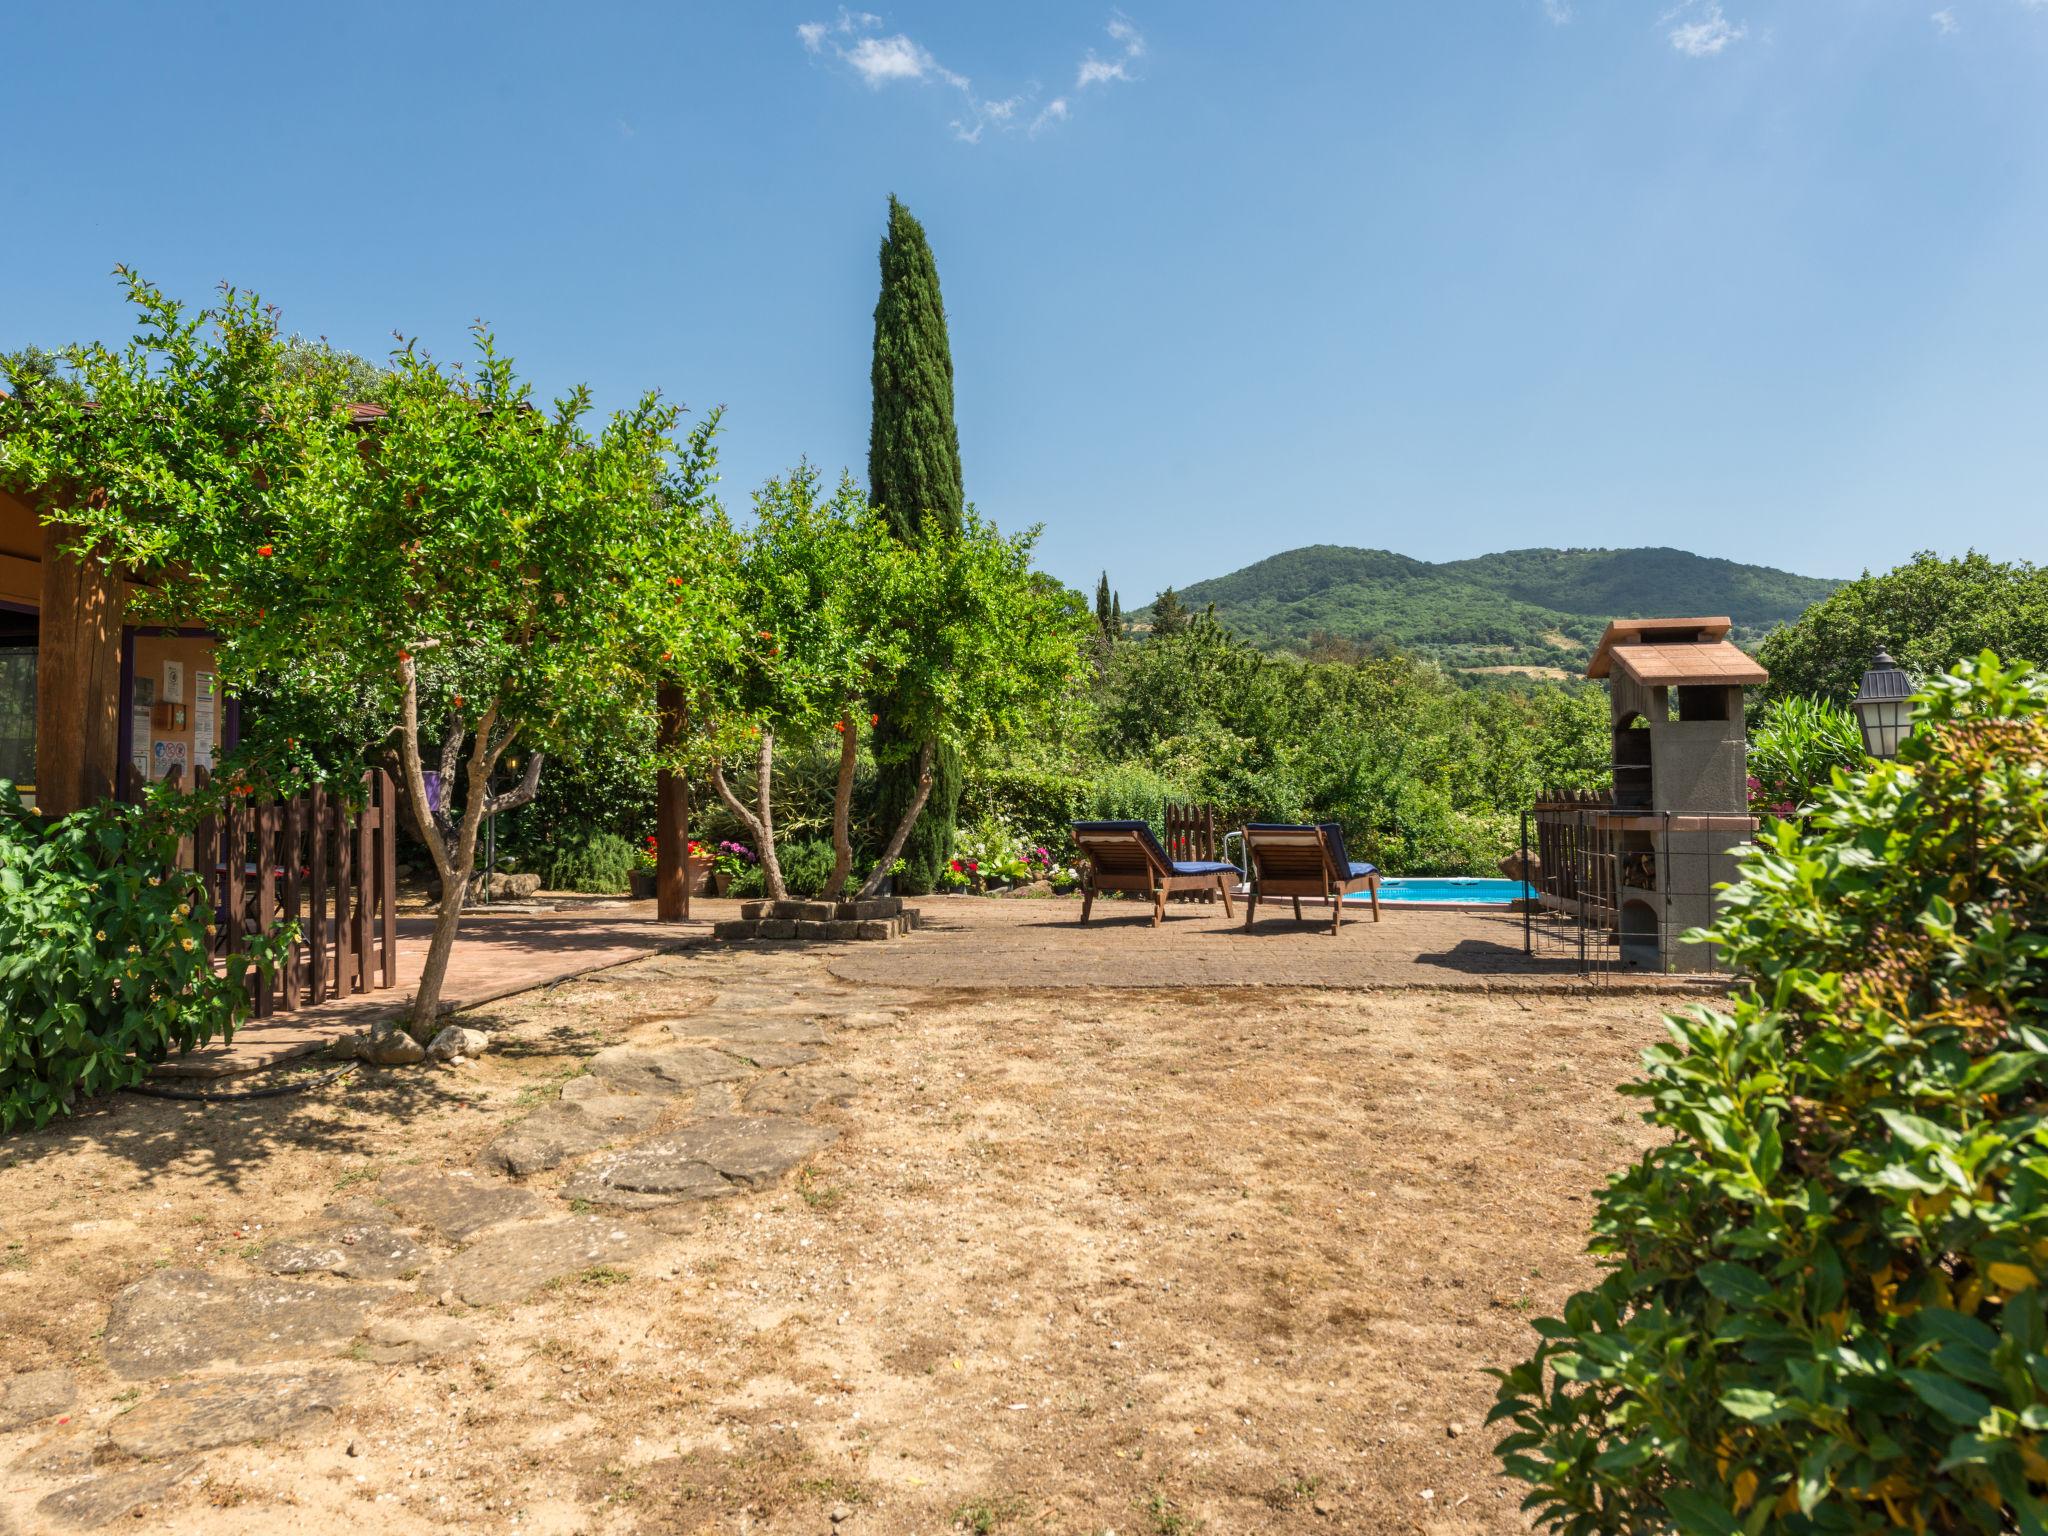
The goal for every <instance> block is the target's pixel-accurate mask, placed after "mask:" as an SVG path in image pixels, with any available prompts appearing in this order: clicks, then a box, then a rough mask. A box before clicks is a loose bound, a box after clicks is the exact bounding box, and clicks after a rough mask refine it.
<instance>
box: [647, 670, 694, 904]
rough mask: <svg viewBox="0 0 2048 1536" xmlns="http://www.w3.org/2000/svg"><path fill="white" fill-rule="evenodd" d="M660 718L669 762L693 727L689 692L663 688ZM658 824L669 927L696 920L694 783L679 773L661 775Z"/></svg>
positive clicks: (657, 866) (658, 884)
mask: <svg viewBox="0 0 2048 1536" xmlns="http://www.w3.org/2000/svg"><path fill="white" fill-rule="evenodd" d="M655 708H656V711H657V714H658V717H659V724H658V726H657V728H656V735H655V740H656V743H657V745H658V746H659V747H660V749H661V751H662V753H663V755H664V757H665V758H668V759H671V760H672V758H673V755H674V753H675V752H676V750H677V749H678V748H680V747H681V746H682V744H683V738H684V737H685V735H687V734H688V731H689V727H690V711H689V706H688V704H687V703H686V702H685V701H684V699H683V690H682V689H681V688H679V687H677V686H676V685H675V684H673V683H665V684H663V685H662V688H661V691H660V693H659V694H657V695H656V698H655ZM654 783H655V795H656V810H655V822H654V908H655V917H656V918H657V919H658V920H659V921H661V922H664V923H683V922H688V921H689V919H690V875H691V870H690V781H689V780H688V779H687V778H686V777H685V776H684V775H682V774H680V773H677V772H676V771H675V770H674V769H673V768H668V767H664V768H662V769H661V770H660V772H659V773H658V774H656V776H655V781H654Z"/></svg>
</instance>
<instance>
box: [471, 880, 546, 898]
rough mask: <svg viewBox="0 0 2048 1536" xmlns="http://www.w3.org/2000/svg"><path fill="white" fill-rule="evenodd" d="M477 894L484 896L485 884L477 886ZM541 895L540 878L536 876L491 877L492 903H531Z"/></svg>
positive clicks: (479, 883)
mask: <svg viewBox="0 0 2048 1536" xmlns="http://www.w3.org/2000/svg"><path fill="white" fill-rule="evenodd" d="M476 894H477V895H478V896H481V895H482V894H483V883H482V882H481V881H479V882H477V884H476ZM539 894H540V876H539V875H535V874H520V875H493V876H491V900H492V901H531V900H532V899H533V898H534V897H536V896H538V895H539Z"/></svg>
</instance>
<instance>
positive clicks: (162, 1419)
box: [107, 1370, 356, 1459]
mask: <svg viewBox="0 0 2048 1536" xmlns="http://www.w3.org/2000/svg"><path fill="white" fill-rule="evenodd" d="M355 1386H356V1378H355V1377H354V1376H353V1375H351V1374H350V1373H348V1372H344V1371H334V1370H326V1371H303V1372H294V1373H291V1374H285V1375H280V1374H278V1373H277V1372H274V1371H267V1372H261V1373H258V1372H251V1373H249V1374H247V1375H242V1376H214V1377H205V1378H201V1379H199V1380H196V1381H180V1382H175V1383H173V1384H172V1385H170V1386H168V1387H166V1388H164V1390H163V1391H161V1392H159V1393H158V1394H157V1395H156V1396H155V1397H153V1398H150V1399H149V1400H148V1401H147V1402H145V1403H142V1404H140V1405H139V1406H137V1407H136V1408H134V1409H133V1410H132V1411H130V1412H128V1413H124V1414H122V1415H121V1416H120V1417H119V1418H117V1419H115V1420H114V1422H113V1423H112V1424H111V1425H110V1426H109V1427H108V1430H107V1442H108V1444H110V1445H112V1446H113V1447H114V1449H115V1450H117V1451H120V1452H121V1453H122V1454H123V1455H127V1456H141V1457H146V1458H150V1459H158V1458H162V1457H165V1456H178V1455H183V1454H184V1453H186V1452H188V1451H204V1450H210V1449H211V1448H212V1447H214V1446H216V1445H238V1444H240V1443H241V1442H243V1441H245V1440H278V1439H282V1438H283V1437H284V1436H286V1435H288V1434H291V1433H293V1432H294V1431H296V1430H301V1429H304V1428H306V1427H307V1426H308V1425H310V1424H313V1423H315V1422H317V1421H319V1420H322V1419H329V1418H332V1417H333V1416H334V1410H335V1409H336V1408H338V1407H340V1406H341V1404H342V1403H343V1402H344V1401H345V1400H346V1399H347V1398H348V1397H349V1395H350V1394H351V1393H352V1392H353V1391H354V1389H355Z"/></svg>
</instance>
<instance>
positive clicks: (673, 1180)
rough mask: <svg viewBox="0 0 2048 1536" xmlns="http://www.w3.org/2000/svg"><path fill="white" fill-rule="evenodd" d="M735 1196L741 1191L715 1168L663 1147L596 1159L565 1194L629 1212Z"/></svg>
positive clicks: (590, 1202)
mask: <svg viewBox="0 0 2048 1536" xmlns="http://www.w3.org/2000/svg"><path fill="white" fill-rule="evenodd" d="M736 1193H738V1188H737V1186H735V1185H734V1184H733V1183H732V1182H731V1181H729V1180H728V1179H726V1178H725V1177H723V1176H722V1175H721V1174H720V1173H719V1171H718V1170H717V1169H716V1168H713V1167H712V1166H711V1165H710V1164H708V1163H705V1162H701V1161H699V1160H698V1159H696V1158H693V1157H685V1156H682V1155H680V1154H678V1153H676V1152H675V1151H673V1149H671V1148H668V1147H665V1146H660V1145H656V1146H651V1147H635V1148H632V1149H630V1150H628V1151H625V1152H614V1153H610V1154H608V1155H607V1156H604V1157H600V1158H594V1159H592V1161H591V1162H590V1164H589V1165H588V1166H586V1167H584V1168H580V1169H578V1170H577V1172H576V1174H575V1176H574V1177H573V1178H571V1179H570V1180H569V1181H568V1182H567V1183H566V1184H564V1185H563V1186H562V1190H561V1194H562V1198H563V1199H564V1200H578V1201H582V1202H584V1203H585V1204H589V1205H608V1206H615V1207H618V1208H619V1209H622V1210H629V1211H638V1210H649V1209H652V1208H654V1207H657V1206H665V1205H677V1204H681V1203H684V1202H687V1201H693V1200H717V1199H721V1198H723V1197H724V1196H726V1195H731V1194H736Z"/></svg>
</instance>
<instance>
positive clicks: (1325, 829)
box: [1245, 821, 1380, 880]
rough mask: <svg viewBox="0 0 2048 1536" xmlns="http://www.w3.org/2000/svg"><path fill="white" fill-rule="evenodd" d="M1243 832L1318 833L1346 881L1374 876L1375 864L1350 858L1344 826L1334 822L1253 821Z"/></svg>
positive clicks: (1375, 872)
mask: <svg viewBox="0 0 2048 1536" xmlns="http://www.w3.org/2000/svg"><path fill="white" fill-rule="evenodd" d="M1245 830H1247V831H1249V832H1320V833H1322V834H1323V845H1324V846H1325V847H1326V848H1328V849H1329V850H1330V860H1331V862H1332V863H1334V864H1335V865H1336V866H1337V868H1339V869H1342V870H1347V871H1349V873H1347V874H1346V875H1345V877H1344V878H1345V879H1346V880H1363V879H1364V878H1365V877H1366V876H1367V875H1376V874H1378V873H1379V872H1380V871H1379V866H1378V865H1377V864H1364V863H1360V862H1357V861H1355V860H1353V859H1352V857H1351V850H1350V849H1348V848H1346V847H1345V846H1344V825H1343V823H1342V822H1336V821H1319V822H1317V823H1316V824H1315V825H1314V826H1312V827H1310V826H1301V825H1299V824H1297V823H1292V822H1278V821H1255V822H1253V823H1252V824H1251V825H1250V826H1249V827H1247V828H1246V829H1245Z"/></svg>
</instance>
